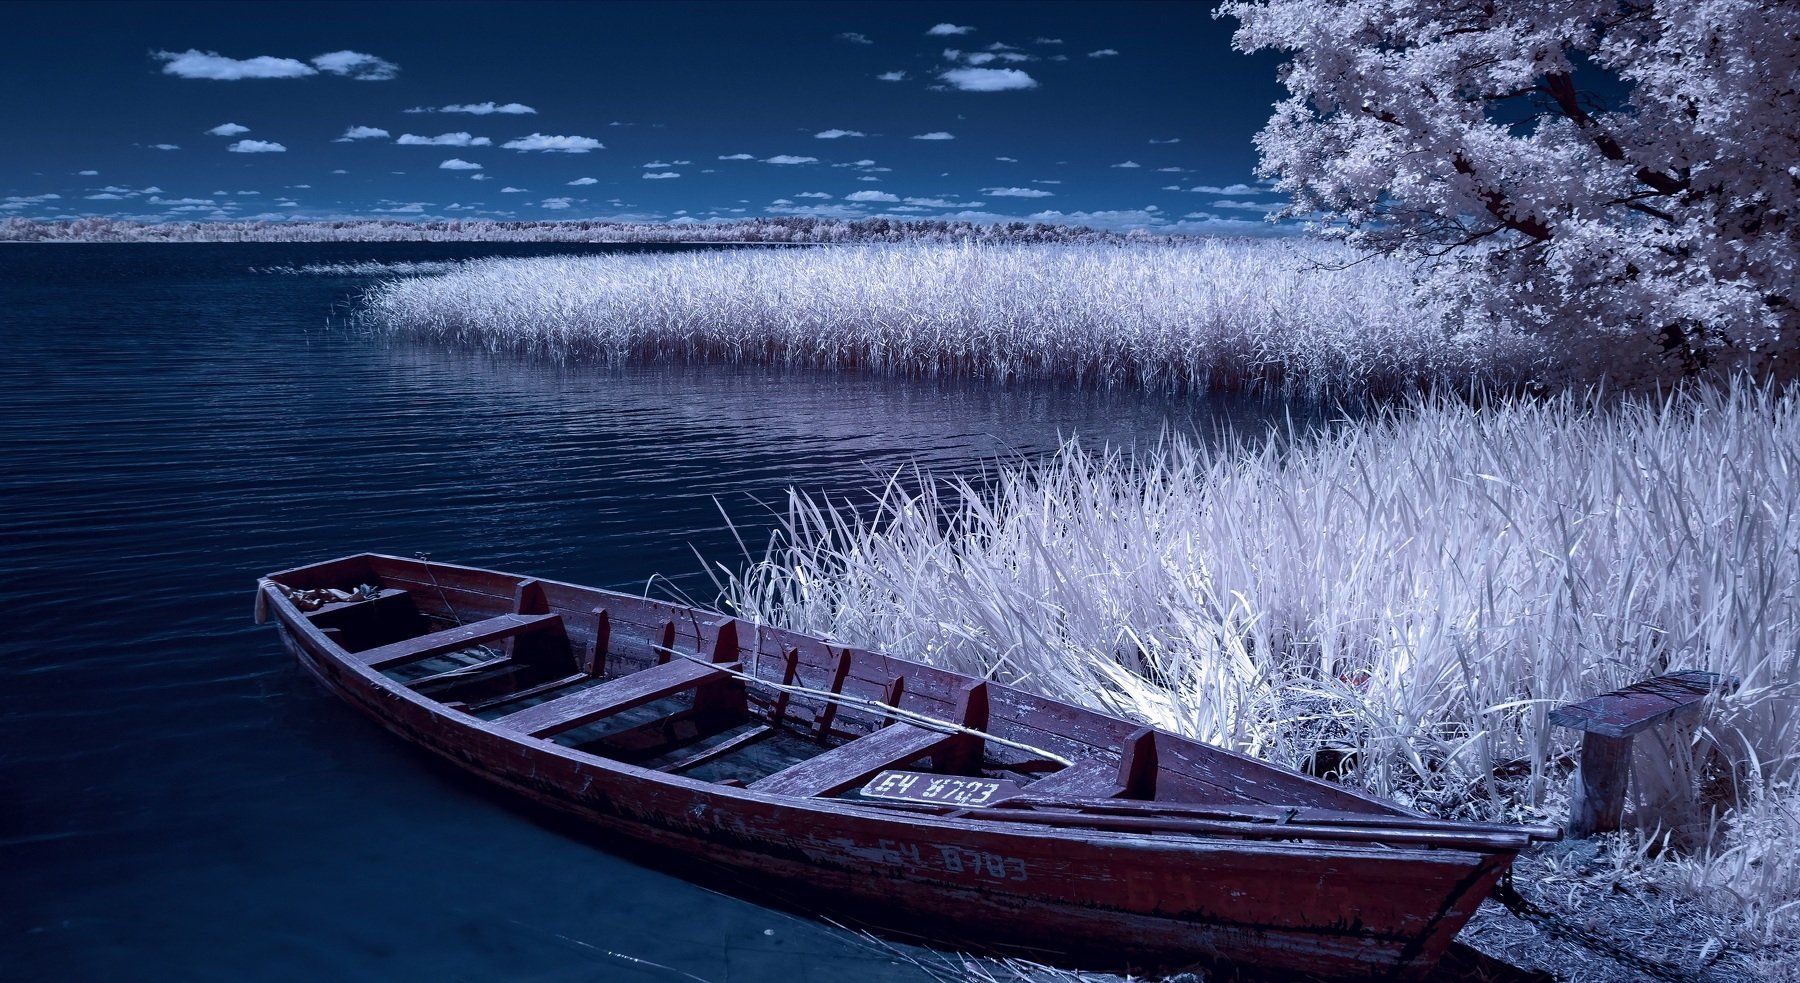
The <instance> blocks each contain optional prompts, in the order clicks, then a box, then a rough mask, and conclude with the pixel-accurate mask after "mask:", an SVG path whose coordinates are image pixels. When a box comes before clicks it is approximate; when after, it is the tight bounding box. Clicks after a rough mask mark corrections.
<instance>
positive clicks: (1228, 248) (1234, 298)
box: [364, 240, 1538, 395]
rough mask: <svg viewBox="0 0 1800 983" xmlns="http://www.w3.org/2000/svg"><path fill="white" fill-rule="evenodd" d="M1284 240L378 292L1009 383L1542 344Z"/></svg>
mask: <svg viewBox="0 0 1800 983" xmlns="http://www.w3.org/2000/svg"><path fill="white" fill-rule="evenodd" d="M1350 259H1351V256H1350V254H1348V253H1345V252H1343V251H1341V250H1339V249H1337V248H1335V247H1330V246H1323V245H1318V244H1311V243H1301V242H1291V241H1277V242H1267V241H1229V240H1201V241H1185V242H1184V241H1174V242H1160V243H1129V244H1106V243H1084V244H1057V245H1003V244H967V245H930V244H905V245H875V246H833V247H826V248H811V249H783V250H772V251H769V250H707V251H701V252H683V253H613V254H607V255H599V256H587V257H564V256H558V257H539V258H528V259H492V260H481V261H475V262H470V263H467V264H465V265H464V266H462V267H460V268H458V269H456V270H454V271H452V272H449V273H447V274H444V275H441V276H433V277H426V278H418V279H398V280H391V281H388V282H385V283H382V284H380V285H378V286H376V287H374V288H373V289H372V290H371V291H370V292H369V293H368V295H367V296H366V298H365V306H364V311H365V314H366V315H367V317H368V318H369V320H370V321H371V322H372V323H374V324H376V325H378V326H380V327H382V328H385V329H387V330H390V331H392V332H394V333H396V334H401V335H408V336H413V337H419V338H425V339H431V340H435V341H442V342H450V343H457V344H465V345H473V346H477V347H480V348H484V349H488V350H492V351H496V352H532V353H546V354H550V355H553V356H558V357H577V358H598V359H602V360H608V361H634V362H656V361H724V362H744V363H759V364H771V365H781V366H810V367H823V368H848V369H860V370H869V371H874V372H881V373H892V374H898V375H925V376H937V375H953V376H972V377H976V378H982V379H993V380H1000V381H1009V380H1017V379H1061V380H1077V381H1081V382H1084V383H1090V384H1099V385H1117V384H1136V385H1141V386H1145V387H1153V388H1170V389H1186V388H1202V389H1204V388H1230V389H1263V390H1268V391H1276V392H1284V393H1304V394H1309V395H1320V394H1329V393H1354V394H1363V393H1370V392H1374V393H1382V392H1393V391H1401V390H1407V389H1412V388H1415V387H1418V386H1421V385H1431V384H1438V383H1449V384H1454V385H1465V384H1468V383H1469V382H1470V381H1471V379H1474V378H1480V379H1493V380H1499V381H1512V380H1515V379H1517V378H1519V377H1520V376H1521V375H1522V374H1523V373H1525V372H1526V371H1528V370H1529V369H1530V367H1531V365H1532V364H1533V363H1534V362H1535V360H1536V359H1537V357H1538V355H1537V349H1536V348H1535V347H1534V346H1533V345H1531V344H1529V343H1526V342H1524V341H1521V340H1519V339H1517V338H1513V337H1501V336H1493V335H1489V334H1483V333H1478V332H1459V331H1457V330H1455V329H1453V328H1452V327H1451V326H1450V324H1449V321H1450V319H1448V318H1447V317H1446V316H1445V312H1444V311H1442V310H1436V309H1427V308H1422V307H1421V306H1420V305H1419V304H1418V302H1416V301H1415V299H1414V297H1413V291H1412V287H1411V285H1410V280H1409V278H1408V277H1407V275H1406V270H1405V269H1404V267H1402V266H1400V265H1398V264H1394V263H1390V262H1387V261H1381V260H1369V261H1364V262H1362V263H1359V264H1357V265H1354V266H1350V267H1348V268H1347V269H1331V268H1322V267H1321V264H1337V265H1340V266H1341V265H1343V264H1346V263H1348V262H1349V261H1350Z"/></svg>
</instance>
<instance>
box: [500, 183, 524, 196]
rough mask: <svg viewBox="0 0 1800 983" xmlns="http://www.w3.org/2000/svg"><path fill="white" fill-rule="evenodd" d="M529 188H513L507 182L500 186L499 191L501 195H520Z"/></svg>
mask: <svg viewBox="0 0 1800 983" xmlns="http://www.w3.org/2000/svg"><path fill="white" fill-rule="evenodd" d="M530 190H531V189H530V188H515V187H513V186H512V185H510V184H509V185H507V186H506V187H504V188H501V189H500V193H501V194H503V195H522V194H524V193H526V192H527V191H530Z"/></svg>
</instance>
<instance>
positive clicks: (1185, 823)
mask: <svg viewBox="0 0 1800 983" xmlns="http://www.w3.org/2000/svg"><path fill="white" fill-rule="evenodd" d="M855 804H856V805H859V806H873V807H876V808H881V809H895V810H906V811H919V810H921V809H923V810H926V811H931V812H936V813H939V814H942V815H946V817H947V818H952V819H979V820H989V821H995V822H1013V823H1037V824H1041V825H1045V826H1064V827H1080V828H1084V829H1103V830H1115V831H1119V832H1129V833H1188V834H1204V835H1212V836H1236V837H1241V838H1243V839H1251V840H1335V841H1340V842H1349V843H1405V844H1413V845H1418V846H1439V847H1451V848H1459V849H1466V850H1483V851H1489V852H1512V851H1518V850H1522V849H1524V848H1525V847H1527V846H1529V845H1530V844H1531V839H1532V838H1531V836H1530V835H1528V834H1527V833H1525V832H1523V831H1515V830H1512V829H1511V828H1509V827H1500V831H1493V832H1490V831H1487V830H1482V829H1475V830H1468V831H1465V830H1464V828H1463V827H1462V825H1461V824H1458V823H1444V824H1443V825H1444V826H1446V827H1449V828H1444V829H1438V828H1426V827H1418V826H1411V827H1408V826H1352V825H1332V824H1323V823H1295V822H1289V823H1275V822H1270V821H1267V820H1262V821H1245V820H1242V819H1237V820H1231V819H1217V820H1214V819H1192V818H1183V817H1176V816H1156V815H1147V816H1121V815H1106V814H1101V813H1093V812H1075V811H1071V810H1065V809H1017V808H1013V809H1009V808H1005V807H1003V806H998V805H996V806H987V807H981V808H973V809H957V808H953V807H947V806H930V805H922V804H919V803H910V802H891V801H882V800H871V799H859V800H857V801H856V803H855Z"/></svg>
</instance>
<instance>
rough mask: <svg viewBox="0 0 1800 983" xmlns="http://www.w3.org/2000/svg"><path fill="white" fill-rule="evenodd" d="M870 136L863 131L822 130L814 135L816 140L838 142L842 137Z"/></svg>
mask: <svg viewBox="0 0 1800 983" xmlns="http://www.w3.org/2000/svg"><path fill="white" fill-rule="evenodd" d="M861 136H868V134H866V133H864V132H862V131H861V130H820V131H819V132H817V133H814V134H813V139H815V140H837V139H840V138H842V137H861Z"/></svg>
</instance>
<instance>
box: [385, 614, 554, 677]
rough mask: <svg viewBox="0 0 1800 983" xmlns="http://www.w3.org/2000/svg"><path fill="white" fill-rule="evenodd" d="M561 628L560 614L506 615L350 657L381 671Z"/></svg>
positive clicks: (409, 639) (405, 640) (408, 639)
mask: <svg viewBox="0 0 1800 983" xmlns="http://www.w3.org/2000/svg"><path fill="white" fill-rule="evenodd" d="M561 625H562V616H561V615H556V614H503V615H500V616H499V617H497V618H488V619H486V620H483V621H472V622H470V623H468V624H466V625H459V626H457V627H455V628H448V629H445V630H444V631H438V632H432V633H431V634H429V635H420V636H419V637H417V638H407V639H402V640H400V641H398V642H394V643H392V644H389V645H381V646H377V647H376V648H372V649H368V650H366V651H362V652H352V653H350V658H352V659H354V660H356V661H358V662H361V663H362V664H363V665H365V666H368V667H369V668H370V669H375V670H377V671H379V670H383V669H392V668H393V667H395V666H399V665H405V664H406V663H408V662H417V661H418V660H420V659H428V658H430V657H432V656H434V655H444V654H446V653H449V652H455V651H457V650H459V649H466V648H472V647H474V646H476V645H486V644H487V643H489V642H496V641H499V640H501V639H503V638H511V637H513V636H515V635H519V634H523V633H525V632H529V631H542V630H544V629H547V628H551V627H559V626H561Z"/></svg>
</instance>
